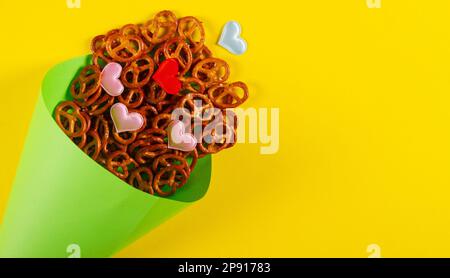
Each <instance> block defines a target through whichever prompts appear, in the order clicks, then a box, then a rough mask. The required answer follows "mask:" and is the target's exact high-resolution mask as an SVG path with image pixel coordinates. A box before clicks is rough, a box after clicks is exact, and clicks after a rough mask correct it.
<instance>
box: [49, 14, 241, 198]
mask: <svg viewBox="0 0 450 278" xmlns="http://www.w3.org/2000/svg"><path fill="white" fill-rule="evenodd" d="M204 43H205V30H204V27H203V25H202V23H201V22H200V21H199V20H198V19H197V18H195V17H192V16H188V17H183V18H180V19H179V20H178V19H177V17H176V16H175V14H174V13H172V12H170V11H162V12H160V13H158V14H156V15H155V16H154V17H153V18H152V19H151V20H149V21H147V22H146V23H145V24H127V25H124V26H122V27H121V28H118V29H113V30H111V31H109V32H107V33H106V34H105V35H100V36H96V37H95V38H94V39H92V41H91V51H92V65H89V66H87V67H85V68H83V69H82V70H81V72H80V73H79V75H78V76H77V77H76V78H75V79H74V80H73V81H72V83H71V85H70V88H69V90H70V94H71V96H72V98H73V101H64V102H62V103H60V104H59V105H58V106H57V107H56V109H55V120H56V122H57V124H58V126H59V127H60V128H61V129H62V130H63V132H64V133H65V134H66V135H67V136H68V137H69V138H70V140H72V141H73V142H74V143H75V144H77V146H78V147H79V148H80V149H82V150H83V151H84V152H85V153H86V154H87V155H89V156H90V157H91V158H92V159H94V160H95V161H97V162H98V163H99V164H101V165H102V166H104V167H105V168H106V169H108V170H109V171H110V172H112V173H113V174H114V175H116V176H117V177H119V178H120V179H122V180H124V181H126V182H128V183H129V184H131V185H132V186H133V187H135V188H137V189H139V190H142V191H144V192H147V193H149V194H156V195H158V196H162V197H166V196H169V195H171V194H174V193H175V192H176V191H177V190H178V189H179V188H181V187H182V186H183V185H184V184H185V183H186V182H187V180H188V178H189V176H190V174H191V173H192V172H193V171H194V169H195V167H196V165H197V161H198V159H199V158H202V157H204V156H206V155H209V154H214V153H217V152H220V151H222V150H224V149H226V148H230V147H232V146H234V144H235V143H236V137H237V132H236V131H237V127H238V123H237V116H236V114H235V113H234V112H232V110H230V108H235V107H237V106H239V105H241V104H242V103H244V102H245V101H246V100H247V99H248V95H249V93H248V88H247V86H246V85H245V84H244V83H242V82H234V83H230V84H226V83H225V82H226V81H227V80H228V77H229V75H230V68H229V65H228V64H227V63H226V62H225V61H223V60H221V59H217V58H214V57H213V54H212V52H211V51H210V49H209V48H208V47H206V46H205V44H204ZM166 59H177V61H178V64H179V73H178V76H176V78H178V79H179V80H180V82H181V84H182V89H181V90H180V92H179V94H177V95H170V94H167V93H166V92H165V91H164V90H163V89H162V88H161V87H160V85H158V84H157V83H156V82H155V81H153V80H152V78H151V76H152V75H153V73H154V71H155V70H156V69H157V68H158V67H159V65H160V63H162V62H163V61H164V60H166ZM111 62H115V63H120V64H121V66H122V68H123V70H122V73H121V76H120V77H119V78H120V81H121V83H122V84H123V86H124V91H123V93H122V94H121V95H119V96H116V97H114V96H111V95H109V94H108V93H107V92H106V91H105V90H104V89H103V88H102V86H101V78H102V69H103V68H104V66H105V65H106V64H108V63H111ZM196 101H200V102H201V103H200V104H198V103H197V102H196ZM117 102H120V103H123V104H124V105H126V106H127V108H128V110H129V111H130V112H133V111H135V112H138V113H140V114H141V115H142V116H143V117H144V125H143V126H142V127H141V128H140V129H139V130H137V131H133V132H122V133H118V132H117V131H116V128H115V126H114V123H113V121H112V119H111V115H110V108H111V106H112V105H113V104H114V103H117ZM196 104H198V107H196ZM177 108H182V111H184V113H186V114H182V115H179V116H180V118H179V120H182V121H183V122H185V124H188V123H187V122H186V121H188V120H191V121H192V122H191V123H190V124H191V129H192V134H194V135H195V136H196V139H197V141H198V144H197V146H196V148H195V149H194V150H193V151H191V152H183V151H179V150H175V149H169V148H168V134H167V131H166V128H167V127H168V126H169V124H170V123H171V122H172V114H173V112H174V110H175V109H177ZM214 108H217V109H214ZM181 117H183V118H181ZM198 119H200V120H201V121H197V120H198Z"/></svg>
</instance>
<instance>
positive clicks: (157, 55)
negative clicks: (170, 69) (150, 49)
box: [153, 45, 166, 65]
mask: <svg viewBox="0 0 450 278" xmlns="http://www.w3.org/2000/svg"><path fill="white" fill-rule="evenodd" d="M154 51H155V52H154V53H153V61H154V62H155V64H157V65H159V64H160V63H162V62H163V61H164V60H165V59H166V57H165V56H164V45H161V46H159V47H158V48H156V49H155V50H154Z"/></svg>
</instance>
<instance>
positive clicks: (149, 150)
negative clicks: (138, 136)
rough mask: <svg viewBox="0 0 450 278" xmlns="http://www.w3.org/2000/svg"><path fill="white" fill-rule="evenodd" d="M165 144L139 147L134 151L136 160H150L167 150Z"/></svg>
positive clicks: (147, 161)
mask: <svg viewBox="0 0 450 278" xmlns="http://www.w3.org/2000/svg"><path fill="white" fill-rule="evenodd" d="M167 149H168V148H167V144H156V145H149V146H144V147H141V148H140V149H138V150H137V151H136V156H135V158H136V161H137V162H139V163H141V164H146V163H149V162H151V161H152V160H153V159H154V158H155V157H158V156H160V155H162V154H164V153H166V152H167Z"/></svg>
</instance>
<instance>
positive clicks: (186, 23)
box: [178, 16, 205, 53]
mask: <svg viewBox="0 0 450 278" xmlns="http://www.w3.org/2000/svg"><path fill="white" fill-rule="evenodd" d="M178 34H179V35H180V37H183V38H186V40H187V41H188V42H189V46H190V48H191V51H192V53H197V52H199V51H200V50H201V49H202V48H203V45H204V43H205V29H204V28H203V24H202V23H201V22H200V21H199V20H198V19H196V18H195V17H193V16H187V17H183V18H181V19H180V20H179V21H178Z"/></svg>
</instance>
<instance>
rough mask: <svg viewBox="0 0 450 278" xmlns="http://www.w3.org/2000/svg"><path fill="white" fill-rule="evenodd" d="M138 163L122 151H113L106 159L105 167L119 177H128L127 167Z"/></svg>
mask: <svg viewBox="0 0 450 278" xmlns="http://www.w3.org/2000/svg"><path fill="white" fill-rule="evenodd" d="M138 165H139V164H137V163H136V161H134V159H132V158H131V157H130V156H129V155H128V154H127V153H126V152H124V151H117V152H114V153H112V154H111V155H110V156H109V157H108V159H107V160H106V168H107V169H108V170H109V171H110V172H111V173H113V174H114V175H116V176H117V177H119V178H121V179H126V178H128V175H129V167H132V166H138Z"/></svg>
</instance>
